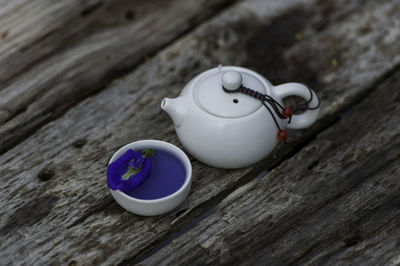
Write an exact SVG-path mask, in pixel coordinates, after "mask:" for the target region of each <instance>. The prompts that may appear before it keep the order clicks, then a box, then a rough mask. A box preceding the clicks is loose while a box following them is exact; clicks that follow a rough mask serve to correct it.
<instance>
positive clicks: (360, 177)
mask: <svg viewBox="0 0 400 266" xmlns="http://www.w3.org/2000/svg"><path fill="white" fill-rule="evenodd" d="M399 101H400V71H398V72H397V73H396V74H395V75H394V76H392V77H391V78H389V79H388V80H387V81H386V82H385V83H384V84H381V85H380V86H379V88H378V89H377V91H375V92H374V93H373V94H372V95H370V96H369V97H368V98H367V99H366V100H365V101H363V102H362V103H361V104H359V105H357V106H356V107H355V108H353V109H352V110H351V112H350V113H349V114H348V115H347V116H345V117H343V118H342V119H341V120H340V121H339V122H337V123H335V124H334V125H332V126H331V127H330V128H329V129H328V130H326V131H324V132H322V133H320V134H318V136H317V138H316V140H314V141H312V142H311V143H310V144H309V145H307V146H306V147H305V148H304V149H302V150H301V151H300V152H299V153H297V154H296V155H295V156H293V157H292V158H290V159H289V160H287V161H285V162H283V163H282V164H281V165H280V166H279V167H277V168H276V169H274V170H273V171H272V172H270V173H268V174H267V175H266V176H264V177H263V178H261V179H259V180H254V181H253V182H251V185H250V186H249V185H248V186H246V188H244V189H241V192H240V194H239V195H236V197H232V198H231V199H230V200H227V201H225V202H224V203H223V204H222V205H221V206H219V209H218V211H216V212H215V213H214V214H212V215H210V216H209V217H208V218H207V219H205V220H203V221H201V222H200V223H199V225H198V226H196V227H195V228H193V229H191V230H190V231H188V232H186V233H185V234H183V235H182V236H180V237H178V238H176V239H174V240H173V241H172V242H171V243H170V244H169V245H167V246H166V247H164V248H162V249H161V250H159V251H158V252H156V253H155V254H152V255H151V256H150V257H148V258H147V259H146V260H144V261H142V263H140V264H141V265H190V264H193V263H195V264H199V265H204V264H211V265H215V264H230V265H242V264H243V265H398V264H399V262H400V249H399V245H400V242H399V238H400V209H399V204H400V196H399V195H400V180H399V176H400V150H399V149H398V147H400V116H399V115H398V112H399V111H400V106H399V104H398V103H399Z"/></svg>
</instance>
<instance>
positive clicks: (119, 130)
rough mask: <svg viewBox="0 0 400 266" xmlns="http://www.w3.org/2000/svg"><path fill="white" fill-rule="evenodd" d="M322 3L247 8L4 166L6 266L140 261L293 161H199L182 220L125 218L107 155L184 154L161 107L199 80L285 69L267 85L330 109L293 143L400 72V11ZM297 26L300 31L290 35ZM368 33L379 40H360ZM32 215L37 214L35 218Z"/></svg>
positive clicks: (158, 59)
mask: <svg viewBox="0 0 400 266" xmlns="http://www.w3.org/2000/svg"><path fill="white" fill-rule="evenodd" d="M324 3H325V2H322V1H317V2H315V1H312V0H304V1H257V0H250V1H245V2H243V3H241V4H239V5H238V6H234V7H232V8H231V9H229V10H226V11H224V12H223V13H221V14H220V15H218V16H217V17H215V18H213V19H212V20H210V21H209V22H207V23H204V24H203V25H202V26H201V27H199V28H198V29H196V30H195V31H194V32H192V33H190V34H188V35H187V36H185V37H184V38H182V39H180V40H179V41H177V42H175V43H174V44H173V45H171V46H170V47H168V48H167V49H165V50H163V51H162V52H160V53H159V54H157V55H156V56H155V57H154V58H152V59H150V60H148V61H146V62H145V63H144V64H142V65H141V66H139V67H138V68H137V69H135V70H134V71H132V73H130V74H129V75H127V76H126V77H124V78H123V79H119V80H116V81H115V82H113V83H112V84H111V85H110V86H109V87H108V88H107V89H105V90H104V91H102V92H101V93H99V94H98V95H95V96H93V97H91V98H89V99H87V100H85V101H84V102H82V103H81V104H79V105H77V106H76V107H74V108H73V109H71V110H70V111H69V112H67V113H66V114H65V115H64V116H63V117H61V118H60V119H57V120H55V121H54V122H52V123H50V124H48V125H46V126H45V127H44V128H42V129H41V130H39V131H38V132H37V133H35V134H34V135H33V136H32V137H30V138H29V139H27V140H26V141H24V142H22V143H21V144H19V145H18V146H16V147H15V148H13V149H12V150H10V151H8V152H6V153H4V154H3V155H2V156H0V165H1V166H0V180H1V181H2V182H3V183H4V186H3V187H1V188H0V199H1V202H2V203H1V204H2V205H1V206H2V208H1V217H7V218H2V220H1V222H0V228H2V229H1V230H0V231H1V233H2V234H1V238H2V240H4V241H2V242H1V244H0V250H1V251H2V253H3V254H4V256H3V257H2V258H1V259H2V262H4V263H11V262H21V263H22V262H27V261H29V262H30V263H36V264H40V263H43V262H49V261H50V262H53V263H59V262H73V263H75V262H80V263H82V264H85V263H87V264H93V263H105V264H109V263H117V262H119V261H122V260H124V259H130V258H132V259H133V260H135V259H136V258H140V257H141V256H142V254H146V252H147V251H149V250H151V249H152V248H153V247H154V246H155V245H157V244H158V243H160V242H162V241H163V240H164V239H166V238H167V237H168V236H170V235H172V234H173V233H174V232H177V231H179V230H180V229H181V228H182V227H183V226H184V225H186V224H188V223H190V222H191V221H193V219H194V218H195V217H197V216H199V215H200V214H203V213H204V212H205V211H207V210H208V209H209V208H210V207H212V206H215V204H216V203H217V202H218V201H220V200H221V199H223V198H224V197H225V196H226V195H228V194H229V193H230V192H231V191H233V190H234V189H235V188H236V187H238V186H240V185H241V184H244V183H246V182H248V181H250V180H252V179H253V177H254V175H256V174H257V173H259V172H260V171H262V170H264V169H268V168H270V167H271V165H273V164H274V163H276V162H278V161H281V160H282V159H283V158H284V157H285V156H286V155H287V154H290V153H291V152H294V151H296V149H297V147H296V145H286V146H282V147H281V148H280V149H278V150H277V151H276V152H275V154H274V155H272V156H271V157H270V158H268V159H266V160H264V161H263V162H260V163H259V164H257V165H255V166H253V167H249V168H245V169H239V170H235V171H228V170H221V169H214V168H210V167H207V166H204V165H202V164H201V163H199V162H197V161H195V160H193V173H194V176H193V179H194V180H193V185H192V191H191V193H190V195H189V197H188V199H187V200H186V201H185V203H184V204H183V205H182V206H181V209H180V210H177V211H176V212H171V213H169V214H167V215H164V216H160V217H152V218H144V217H139V216H135V215H131V214H129V213H126V212H124V211H123V210H122V209H121V208H119V207H117V205H116V204H115V203H114V202H113V200H112V198H111V196H110V195H109V193H108V191H107V188H106V184H105V170H106V168H105V167H106V164H107V162H108V159H109V158H110V156H111V155H112V154H113V152H115V150H116V149H117V148H118V147H119V146H122V145H124V144H126V143H127V142H130V141H133V140H137V139H145V138H155V139H162V140H166V141H170V142H172V143H175V144H178V140H177V139H176V136H175V133H174V130H173V126H172V124H171V122H170V120H169V119H168V117H167V116H166V115H165V114H164V113H163V112H162V111H161V110H160V108H159V104H160V102H161V99H162V98H163V97H165V96H175V95H177V94H178V93H179V92H180V90H181V89H182V88H183V86H184V84H185V83H186V82H187V81H189V80H190V78H191V77H193V76H194V75H195V74H197V73H199V72H200V71H202V70H205V69H207V68H210V67H213V66H216V65H217V64H218V63H224V64H232V65H235V64H236V65H245V66H250V67H253V68H254V69H255V70H256V71H259V72H262V73H263V71H267V70H268V69H269V70H273V66H266V65H263V66H258V65H256V64H257V62H259V61H260V59H262V58H264V57H265V58H266V60H267V58H269V57H270V56H273V57H275V58H277V59H276V60H277V62H278V61H279V60H280V64H284V65H285V67H284V68H282V72H280V71H275V74H273V75H272V76H269V75H267V77H268V78H269V79H271V80H273V81H275V82H276V81H277V80H279V79H283V77H285V81H299V82H306V83H309V84H310V85H311V87H312V88H314V89H316V90H317V91H318V92H319V93H320V95H321V96H322V98H323V106H322V108H323V109H322V114H321V119H320V121H319V123H318V124H317V125H316V126H315V127H314V128H313V129H311V131H306V132H303V133H304V134H291V136H292V137H291V141H296V140H297V141H298V143H302V142H303V143H304V142H306V141H308V138H310V136H312V134H315V132H318V131H319V130H321V129H323V128H324V127H326V124H327V123H328V122H327V121H331V120H332V117H337V116H339V114H340V113H341V112H342V111H343V109H344V108H345V107H347V106H348V105H349V104H351V103H352V102H354V101H357V100H358V98H360V97H361V96H362V95H364V94H365V93H366V92H367V91H369V90H370V89H371V84H373V83H375V82H376V81H377V80H379V79H380V78H381V77H382V75H385V73H387V72H388V71H391V70H392V69H393V68H394V67H395V66H396V65H398V63H399V62H400V58H399V56H398V54H399V53H398V52H399V51H398V50H399V49H400V48H399V47H398V46H396V45H394V44H395V43H396V40H398V38H399V33H398V32H397V31H393V32H390V36H391V37H390V38H389V39H387V40H385V41H383V40H382V38H376V37H375V35H376V33H377V32H378V33H379V32H381V31H382V32H384V31H388V30H390V29H389V28H388V27H387V25H393V24H396V23H398V20H399V18H398V17H397V16H395V14H393V12H391V11H392V9H393V8H398V3H396V2H390V1H387V2H385V3H383V4H382V3H380V4H378V3H375V2H373V1H371V2H365V1H354V2H353V4H352V5H349V4H348V3H346V2H345V1H336V2H334V3H333V4H332V3H330V4H329V5H328V6H329V8H328V7H327V5H326V4H324ZM326 9H329V10H330V11H331V13H329V12H328V13H329V14H330V19H329V21H330V22H331V24H328V25H323V26H321V23H322V22H323V21H325V20H326V19H327V15H323V14H324V12H326V11H325V10H326ZM371 10H372V11H371ZM299 12H300V13H299ZM339 14H347V16H345V15H342V16H339ZM372 18H374V19H372ZM288 20H289V21H292V22H291V23H289V24H288V22H287V21H288ZM298 24H301V25H302V27H298V26H296V27H295V28H294V30H290V25H298ZM288 25H289V26H288ZM364 27H370V28H371V29H373V30H371V31H366V30H360V29H362V28H364ZM282 28H283V29H285V30H281V29H282ZM299 34H300V35H301V38H300V37H299V36H300V35H299ZM296 36H297V37H296ZM278 40H280V41H278ZM329 40H331V42H330V41H329ZM268 43H270V44H269V47H268V46H267V45H265V44H268ZM282 43H285V45H284V49H280V47H282V45H283V44H282ZM263 44H264V45H265V46H262V45H263ZM257 47H261V48H262V47H267V48H268V49H267V50H266V51H272V52H271V53H269V54H268V53H267V54H265V52H266V51H264V50H262V49H261V48H260V49H258V51H259V53H255V51H256V50H257ZM332 51H334V53H333V52H332ZM263 53H264V54H263ZM321 55H323V56H321ZM310 58H312V59H313V60H310ZM335 58H338V59H336V60H337V63H336V64H333V63H332V61H333V59H335ZM270 63H271V64H272V63H273V62H270ZM267 67H269V68H267ZM281 73H284V74H281ZM307 74H311V75H307ZM329 123H330V122H329ZM310 132H311V133H310ZM313 132H314V133H313ZM296 143H297V142H296ZM42 180H47V181H42ZM32 208H35V209H37V210H38V211H37V212H32V211H29V210H31V209H32ZM82 243H84V244H82ZM121 247H123V248H121ZM128 261H129V260H128Z"/></svg>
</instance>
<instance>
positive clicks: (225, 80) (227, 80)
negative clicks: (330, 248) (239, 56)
mask: <svg viewBox="0 0 400 266" xmlns="http://www.w3.org/2000/svg"><path fill="white" fill-rule="evenodd" d="M241 85H242V75H241V74H240V72H237V71H233V70H232V71H227V72H225V73H224V74H223V75H222V86H224V88H225V89H226V90H229V91H234V90H237V89H239V88H240V86H241Z"/></svg>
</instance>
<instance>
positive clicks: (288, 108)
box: [282, 107, 293, 118]
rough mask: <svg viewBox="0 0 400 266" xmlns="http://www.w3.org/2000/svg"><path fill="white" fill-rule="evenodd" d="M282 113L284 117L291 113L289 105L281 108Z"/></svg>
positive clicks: (289, 115)
mask: <svg viewBox="0 0 400 266" xmlns="http://www.w3.org/2000/svg"><path fill="white" fill-rule="evenodd" d="M282 115H283V117H285V118H288V117H291V116H292V115H293V110H292V108H290V107H285V109H283V110H282Z"/></svg>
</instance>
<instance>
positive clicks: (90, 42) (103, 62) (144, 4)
mask: <svg viewBox="0 0 400 266" xmlns="http://www.w3.org/2000/svg"><path fill="white" fill-rule="evenodd" d="M233 2H234V1H232V0H213V1H204V0H202V1H183V0H174V1H127V0H118V1H97V0H96V1H93V0H91V1H75V0H74V1H53V2H49V1H45V0H36V1H22V2H15V3H14V4H11V3H9V4H8V5H6V6H5V10H3V13H2V14H3V15H2V16H1V17H0V31H1V29H4V32H7V36H5V37H4V38H1V39H0V43H1V45H0V84H1V88H0V154H1V153H3V152H5V151H6V150H7V149H9V148H10V147H12V146H14V145H16V144H17V143H19V142H21V141H22V140H23V139H25V138H26V137H28V136H29V135H30V134H32V133H33V132H34V131H35V130H37V129H38V128H40V127H41V126H43V125H44V124H45V123H47V122H49V121H51V120H52V119H54V118H56V117H59V116H60V115H62V114H63V113H64V112H65V111H66V110H68V109H69V108H70V107H71V106H73V105H75V104H76V103H78V102H79V101H81V100H83V99H84V98H86V97H88V96H90V95H92V94H95V93H96V92H98V91H100V90H101V89H103V88H105V87H106V86H107V84H109V83H110V82H111V81H112V80H113V79H114V78H116V77H119V76H121V75H123V74H124V73H127V72H129V71H130V70H132V69H133V68H134V67H135V66H137V65H138V64H139V63H140V62H142V61H143V60H145V59H146V57H148V56H151V55H153V54H154V53H156V52H157V51H158V50H159V49H161V48H162V47H165V46H166V45H168V44H169V43H171V42H172V41H174V40H175V39H176V38H178V37H179V36H182V35H183V34H185V33H186V32H188V31H189V30H190V29H192V28H193V27H195V26H196V25H198V24H200V22H201V21H204V20H205V19H207V18H209V17H210V16H212V15H214V14H216V13H218V12H219V11H220V10H221V9H223V8H224V7H226V6H227V5H229V4H230V3H233ZM0 34H2V33H0Z"/></svg>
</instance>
